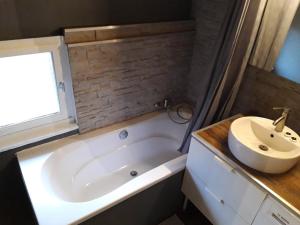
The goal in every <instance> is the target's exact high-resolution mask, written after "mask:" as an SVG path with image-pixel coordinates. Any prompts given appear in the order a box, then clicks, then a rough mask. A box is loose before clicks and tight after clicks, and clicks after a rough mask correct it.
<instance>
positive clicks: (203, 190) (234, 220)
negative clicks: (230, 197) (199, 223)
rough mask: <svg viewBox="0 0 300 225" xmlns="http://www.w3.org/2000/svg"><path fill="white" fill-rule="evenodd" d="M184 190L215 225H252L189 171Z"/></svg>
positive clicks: (185, 177) (186, 174) (186, 175)
mask: <svg viewBox="0 0 300 225" xmlns="http://www.w3.org/2000/svg"><path fill="white" fill-rule="evenodd" d="M182 190H183V192H184V193H185V194H186V196H187V197H188V198H189V199H190V200H191V201H192V202H193V204H194V205H195V206H197V208H198V209H199V210H200V211H201V212H202V213H203V214H204V215H205V216H206V217H207V218H208V219H209V220H210V221H211V222H212V223H213V224H214V225H250V223H247V222H246V221H245V220H243V219H242V218H241V217H240V216H239V215H238V214H237V213H236V212H235V211H234V210H233V209H232V208H231V207H230V206H229V205H227V204H226V202H224V201H223V200H222V199H221V198H220V197H219V196H218V195H217V194H216V193H214V192H213V191H212V190H210V189H209V188H208V187H207V186H206V185H205V184H204V183H203V181H202V180H201V179H199V178H198V176H196V175H195V174H193V173H191V172H189V171H188V170H186V172H185V175H184V181H183V187H182Z"/></svg>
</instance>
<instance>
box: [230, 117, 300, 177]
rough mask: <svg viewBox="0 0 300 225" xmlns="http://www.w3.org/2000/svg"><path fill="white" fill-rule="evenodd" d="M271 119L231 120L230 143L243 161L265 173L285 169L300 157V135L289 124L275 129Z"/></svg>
mask: <svg viewBox="0 0 300 225" xmlns="http://www.w3.org/2000/svg"><path fill="white" fill-rule="evenodd" d="M272 123H273V121H272V120H269V119H266V118H262V117H253V116H249V117H242V118H239V119H237V120H235V121H234V122H233V123H232V124H231V127H230V131H229V135H228V144H229V148H230V151H231V152H232V154H233V155H234V156H235V157H236V158H237V159H238V160H239V161H241V162H242V163H243V164H245V165H247V166H249V167H251V168H253V169H256V170H258V171H261V172H265V173H274V174H275V173H283V172H285V171H287V170H289V169H290V168H291V167H293V166H294V165H295V164H296V163H297V162H298V160H299V158H300V138H299V136H298V135H297V134H296V133H295V132H294V131H293V130H291V129H290V128H288V127H286V126H285V127H284V129H283V131H282V132H280V133H279V132H276V131H275V127H274V125H273V124H272ZM293 139H296V140H293Z"/></svg>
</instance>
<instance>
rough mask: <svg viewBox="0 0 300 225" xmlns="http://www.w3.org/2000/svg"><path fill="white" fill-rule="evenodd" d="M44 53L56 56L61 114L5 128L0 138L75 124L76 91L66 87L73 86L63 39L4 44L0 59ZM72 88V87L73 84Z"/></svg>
mask: <svg viewBox="0 0 300 225" xmlns="http://www.w3.org/2000/svg"><path fill="white" fill-rule="evenodd" d="M44 52H50V53H51V56H52V62H53V67H54V68H53V69H54V73H55V81H56V87H57V97H58V101H59V108H60V112H57V113H53V114H49V115H45V116H42V117H38V118H34V119H31V120H28V121H24V122H21V123H17V124H12V125H7V126H3V127H1V128H0V137H1V136H4V135H9V134H13V133H16V132H20V131H24V130H28V129H31V128H35V127H39V126H43V125H49V124H51V123H55V122H59V121H63V120H69V121H70V122H74V121H75V106H74V99H73V93H68V92H72V88H70V87H68V88H67V87H66V84H67V83H68V85H69V83H71V75H70V72H69V69H68V67H69V62H68V57H67V48H66V46H65V45H64V42H63V38H62V37H61V36H54V37H45V38H32V39H20V40H11V41H0V57H9V56H17V55H26V54H35V53H44ZM68 76H69V77H68ZM68 78H69V79H68ZM61 82H62V84H64V88H60V87H59V84H60V83H61ZM70 86H72V85H71V84H70ZM63 89H64V90H63Z"/></svg>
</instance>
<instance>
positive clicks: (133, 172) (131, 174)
mask: <svg viewBox="0 0 300 225" xmlns="http://www.w3.org/2000/svg"><path fill="white" fill-rule="evenodd" d="M136 175H138V172H137V171H135V170H132V171H130V176H132V177H135V176H136Z"/></svg>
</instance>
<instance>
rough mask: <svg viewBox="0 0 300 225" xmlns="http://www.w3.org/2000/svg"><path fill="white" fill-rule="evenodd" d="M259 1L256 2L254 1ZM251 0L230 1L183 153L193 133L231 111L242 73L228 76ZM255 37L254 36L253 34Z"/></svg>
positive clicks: (182, 149) (183, 145)
mask: <svg viewBox="0 0 300 225" xmlns="http://www.w3.org/2000/svg"><path fill="white" fill-rule="evenodd" d="M254 1H255V0H254ZM249 3H250V0H231V1H228V4H229V7H228V8H227V9H228V10H227V12H226V15H225V19H224V20H223V24H222V26H221V27H222V28H221V30H220V32H219V36H218V39H217V40H216V41H215V52H214V54H213V57H212V59H211V60H210V62H211V63H210V65H209V69H208V72H207V74H205V75H206V76H209V78H210V79H209V81H208V84H207V89H206V90H205V93H204V96H199V100H198V102H197V103H196V109H195V111H194V116H193V119H192V121H191V123H190V125H189V127H188V129H187V132H186V135H185V137H184V140H183V143H182V146H181V148H180V151H181V152H183V153H187V152H188V148H189V144H190V139H191V133H192V132H193V131H195V130H198V129H200V128H202V127H204V126H207V125H209V124H211V123H212V122H215V121H218V120H220V119H221V118H222V117H223V112H224V111H225V110H227V108H226V102H228V101H229V99H230V98H231V94H232V92H233V88H235V87H236V85H235V82H236V80H239V79H238V76H239V75H240V74H239V73H228V68H229V64H230V63H232V59H233V54H234V52H235V50H236V46H237V43H238V38H239V34H240V32H241V27H242V25H243V22H244V19H245V15H246V12H247V10H248V7H249ZM250 35H251V33H250Z"/></svg>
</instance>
